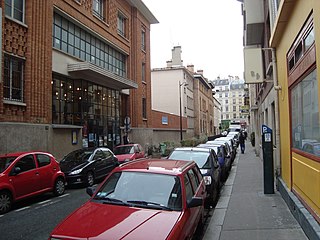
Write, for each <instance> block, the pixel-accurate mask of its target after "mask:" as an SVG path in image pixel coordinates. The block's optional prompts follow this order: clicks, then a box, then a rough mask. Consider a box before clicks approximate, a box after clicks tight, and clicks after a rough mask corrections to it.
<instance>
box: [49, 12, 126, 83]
mask: <svg viewBox="0 0 320 240" xmlns="http://www.w3.org/2000/svg"><path fill="white" fill-rule="evenodd" d="M52 37H53V39H52V45H53V47H54V48H56V49H59V50H61V51H63V52H65V53H67V54H69V55H72V56H74V57H76V58H78V59H80V60H82V61H87V62H91V63H92V64H95V65H97V66H99V67H101V68H104V69H106V70H109V71H111V72H113V73H115V74H117V75H119V76H122V77H126V59H127V56H126V55H125V54H123V53H121V52H120V51H118V50H117V49H115V48H113V47H111V46H110V45H108V44H107V43H106V42H104V41H102V40H101V39H99V38H97V37H95V36H93V35H92V34H91V33H90V32H88V31H85V30H84V29H82V28H80V27H79V26H77V25H76V24H74V23H73V22H71V21H68V20H67V19H65V18H64V17H62V16H60V15H59V14H57V13H54V21H53V29H52Z"/></svg>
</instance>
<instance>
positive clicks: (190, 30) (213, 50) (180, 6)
mask: <svg viewBox="0 0 320 240" xmlns="http://www.w3.org/2000/svg"><path fill="white" fill-rule="evenodd" d="M142 1H143V2H144V3H145V4H146V6H147V7H148V8H149V10H150V11H151V12H152V13H153V14H154V16H155V17H156V18H157V19H158V21H159V23H158V24H153V25H151V68H161V67H166V61H168V60H171V58H172V57H171V49H172V48H173V47H174V46H178V45H179V46H181V49H182V60H183V64H184V66H187V65H189V64H193V65H194V67H195V70H203V71H204V76H205V77H206V78H208V79H209V80H214V79H216V78H217V77H218V76H220V77H221V78H226V77H228V75H231V76H239V77H240V78H241V79H242V78H243V45H242V36H243V19H242V15H241V4H240V3H239V2H238V1H237V0H196V1H195V0H142Z"/></svg>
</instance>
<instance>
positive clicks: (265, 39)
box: [239, 0, 320, 239]
mask: <svg viewBox="0 0 320 240" xmlns="http://www.w3.org/2000/svg"><path fill="white" fill-rule="evenodd" d="M239 1H241V2H243V15H244V24H245V26H244V62H245V81H246V83H247V84H251V85H250V87H249V89H250V118H251V121H252V123H253V124H252V128H251V129H250V131H251V132H255V138H256V144H255V151H256V154H257V156H260V157H261V158H263V156H262V153H261V152H262V151H261V144H262V141H261V126H262V124H265V125H268V126H270V127H271V128H272V129H273V139H272V140H273V144H274V146H275V148H274V149H275V151H274V172H275V176H276V180H277V181H276V183H277V184H276V185H277V189H278V190H279V191H280V193H281V194H282V196H283V198H284V200H285V201H286V202H287V204H288V206H289V208H290V210H291V212H292V213H293V215H294V216H295V217H296V219H297V220H298V222H299V223H300V224H301V227H302V228H303V230H304V231H305V233H306V234H307V236H308V237H309V238H310V239H319V238H320V225H319V224H320V117H319V115H320V108H319V105H320V104H319V103H320V97H319V92H320V91H319V89H320V84H319V80H320V77H319V76H320V68H319V67H317V65H319V62H320V52H319V51H317V50H318V49H320V2H319V0H295V1H293V0H239ZM317 63H318V64H317Z"/></svg>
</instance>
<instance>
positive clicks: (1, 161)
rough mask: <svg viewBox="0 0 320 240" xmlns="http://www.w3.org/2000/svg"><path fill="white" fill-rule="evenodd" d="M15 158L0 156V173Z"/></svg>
mask: <svg viewBox="0 0 320 240" xmlns="http://www.w3.org/2000/svg"><path fill="white" fill-rule="evenodd" d="M15 159H16V157H1V158H0V173H2V172H4V170H6V169H7V168H8V167H9V166H10V164H11V163H12V162H13V161H14V160H15Z"/></svg>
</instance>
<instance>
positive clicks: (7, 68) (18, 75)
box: [3, 55, 24, 102]
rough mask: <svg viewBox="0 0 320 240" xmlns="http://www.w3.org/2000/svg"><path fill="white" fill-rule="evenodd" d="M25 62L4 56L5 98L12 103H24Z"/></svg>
mask: <svg viewBox="0 0 320 240" xmlns="http://www.w3.org/2000/svg"><path fill="white" fill-rule="evenodd" d="M23 67H24V61H23V60H22V59H19V58H15V57H12V56H9V55H4V76H3V77H4V83H3V97H4V98H5V99H7V100H11V101H19V102H22V101H23Z"/></svg>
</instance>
